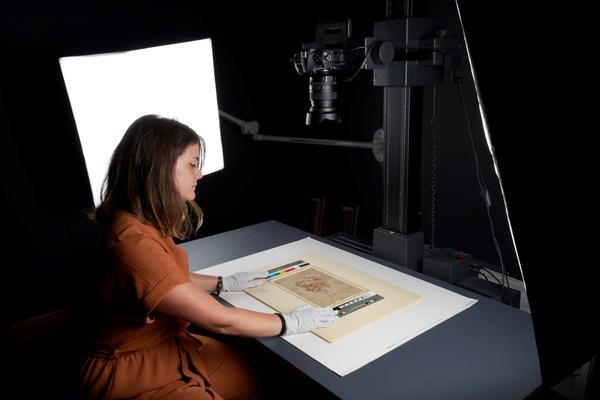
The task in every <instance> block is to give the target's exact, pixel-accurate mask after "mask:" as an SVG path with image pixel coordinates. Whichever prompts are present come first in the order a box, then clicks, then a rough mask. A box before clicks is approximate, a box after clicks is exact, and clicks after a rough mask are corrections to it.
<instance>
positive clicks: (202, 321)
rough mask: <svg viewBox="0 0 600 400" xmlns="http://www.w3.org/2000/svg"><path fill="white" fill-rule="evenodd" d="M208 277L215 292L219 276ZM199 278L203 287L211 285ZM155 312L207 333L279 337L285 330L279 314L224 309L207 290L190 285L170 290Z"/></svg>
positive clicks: (241, 309) (183, 284)
mask: <svg viewBox="0 0 600 400" xmlns="http://www.w3.org/2000/svg"><path fill="white" fill-rule="evenodd" d="M196 275H198V274H196ZM204 276H206V275H204ZM209 278H212V279H213V280H214V281H213V282H214V286H213V287H212V288H209V289H208V290H214V289H215V288H216V277H209ZM199 279H200V280H201V284H205V283H206V284H208V283H209V280H208V279H205V278H202V275H200V278H199ZM156 309H157V310H158V311H160V312H162V313H165V314H168V315H171V316H173V317H177V318H182V319H184V320H186V321H188V322H190V323H191V324H193V325H196V326H198V327H200V328H204V329H206V330H208V331H211V332H215V333H220V334H226V335H237V336H247V337H267V336H276V335H278V334H279V333H280V332H281V328H282V324H281V320H280V318H279V317H278V316H277V315H275V314H266V313H261V312H256V311H250V310H246V309H243V308H228V307H225V306H224V305H222V304H221V303H219V302H218V301H217V300H215V299H214V298H213V297H212V296H211V295H210V294H208V293H207V292H206V291H205V290H204V287H202V288H201V287H199V285H198V286H197V284H193V283H190V282H188V283H182V284H181V285H178V286H175V287H174V288H173V289H171V290H170V291H169V293H167V295H166V296H165V297H164V298H163V299H162V300H161V302H160V303H159V304H158V305H157V306H156Z"/></svg>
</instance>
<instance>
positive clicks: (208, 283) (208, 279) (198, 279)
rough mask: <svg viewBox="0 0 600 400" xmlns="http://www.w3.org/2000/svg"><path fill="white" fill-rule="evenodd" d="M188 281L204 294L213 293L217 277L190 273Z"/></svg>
mask: <svg viewBox="0 0 600 400" xmlns="http://www.w3.org/2000/svg"><path fill="white" fill-rule="evenodd" d="M190 279H191V280H192V283H193V284H194V285H196V286H198V287H199V288H201V289H202V290H204V291H205V292H209V293H211V292H215V291H216V290H217V279H218V277H217V276H212V275H204V274H197V273H195V272H190Z"/></svg>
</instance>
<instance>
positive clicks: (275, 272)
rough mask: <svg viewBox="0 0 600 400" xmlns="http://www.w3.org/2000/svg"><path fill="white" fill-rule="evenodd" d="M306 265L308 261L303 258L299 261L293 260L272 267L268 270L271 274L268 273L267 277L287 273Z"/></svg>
mask: <svg viewBox="0 0 600 400" xmlns="http://www.w3.org/2000/svg"><path fill="white" fill-rule="evenodd" d="M306 265H308V263H307V262H304V261H303V260H298V261H294V262H291V263H289V264H285V265H282V266H281V267H277V268H273V269H270V270H268V271H267V272H268V273H269V275H267V278H266V279H272V278H276V277H278V276H281V275H283V274H287V273H290V272H292V271H295V270H297V269H299V268H302V267H304V266H306Z"/></svg>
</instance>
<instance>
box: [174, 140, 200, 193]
mask: <svg viewBox="0 0 600 400" xmlns="http://www.w3.org/2000/svg"><path fill="white" fill-rule="evenodd" d="M199 165H200V145H199V144H197V143H196V144H192V145H189V146H188V147H186V149H185V151H184V152H183V154H182V155H180V156H179V158H177V163H175V186H176V187H177V191H178V192H179V195H180V196H181V198H182V199H183V200H189V201H192V200H194V198H195V197H196V184H197V183H198V181H199V180H200V179H202V172H200V169H199V168H198V166H199Z"/></svg>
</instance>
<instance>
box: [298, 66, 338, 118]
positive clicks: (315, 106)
mask: <svg viewBox="0 0 600 400" xmlns="http://www.w3.org/2000/svg"><path fill="white" fill-rule="evenodd" d="M336 86H337V81H336V79H335V75H332V74H330V73H329V71H325V72H323V71H321V73H320V74H317V75H313V76H311V77H310V81H309V83H308V95H309V99H310V109H309V110H308V112H307V113H306V125H319V124H320V123H321V122H323V121H324V120H326V119H327V120H330V121H335V122H340V115H339V114H338V113H337V105H336V102H337V91H336Z"/></svg>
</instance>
